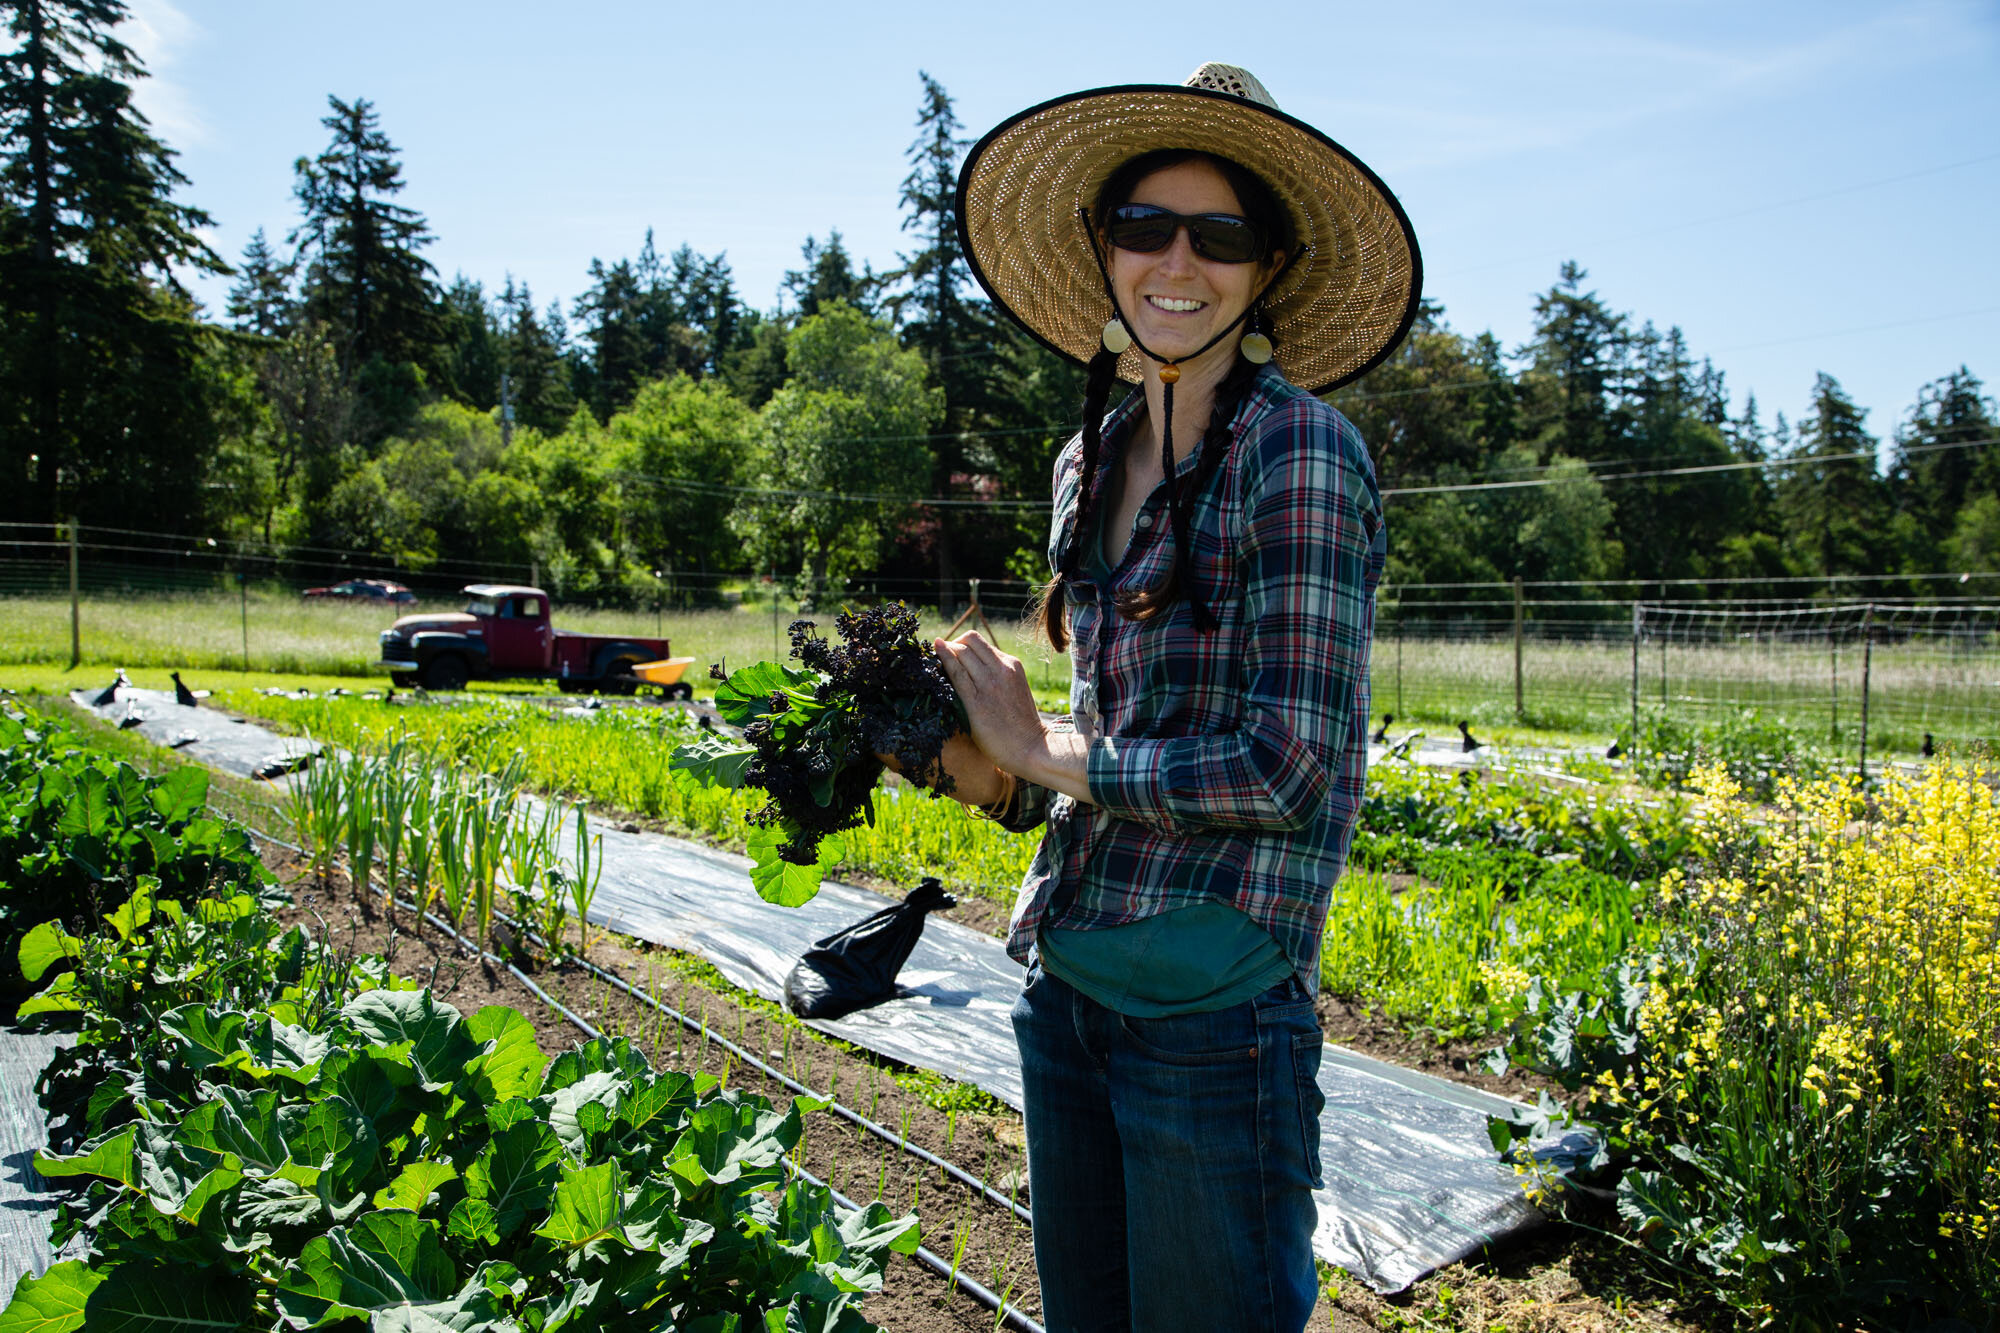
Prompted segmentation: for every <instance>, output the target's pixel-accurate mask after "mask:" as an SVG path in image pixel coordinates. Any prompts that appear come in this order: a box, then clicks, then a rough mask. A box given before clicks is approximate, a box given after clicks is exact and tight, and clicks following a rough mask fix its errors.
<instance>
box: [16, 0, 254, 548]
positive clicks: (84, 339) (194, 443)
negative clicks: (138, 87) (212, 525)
mask: <svg viewBox="0 0 2000 1333" xmlns="http://www.w3.org/2000/svg"><path fill="white" fill-rule="evenodd" d="M0 15H4V16H5V19H6V31H7V33H8V35H9V36H10V37H12V38H13V40H14V41H15V42H16V43H17V45H16V46H15V47H14V49H12V50H11V51H8V52H6V53H5V54H4V55H0V516H7V517H22V518H33V519H35V520H37V521H43V520H50V519H55V518H59V517H65V516H68V515H70V514H73V513H74V514H78V515H79V516H81V517H83V518H84V519H86V520H89V519H92V518H96V519H99V520H100V521H121V520H123V521H128V522H136V521H137V519H138V518H139V517H141V516H144V515H150V514H154V513H158V512H162V511H165V512H176V511H178V512H179V513H181V514H182V515H189V514H194V513H197V512H199V510H200V509H201V507H202V503H203V488H202V470H203V468H204V467H205V466H206V464H207V462H208V460H209V459H210V457H211V455H212V451H213V444H214V439H215V427H214V421H213V416H214V412H213V408H214V403H213V401H212V399H213V396H214V393H215V392H216V391H215V390H214V388H213V387H212V381H213V378H214V377H211V376H209V375H207V374H206V373H204V371H203V369H202V366H203V363H204V361H205V359H206V357H207V356H208V355H209V353H210V350H211V340H210V338H209V336H208V335H207V334H206V333H205V332H204V330H203V329H202V327H201V325H200V324H199V322H198V321H197V319H196V310H195V306H194V302H193V300H192V299H191V298H190V297H189V296H188V294H187V293H186V292H185V291H184V290H182V289H181V287H180V286H179V284H178V283H177V282H176V280H175V278H174V267H175V266H176V265H185V266H191V267H193V268H196V269H200V270H205V271H207V272H211V273H226V272H228V266H227V265H226V264H224V263H223V262H222V260H221V259H220V258H218V257H217V256H216V255H215V254H214V252H213V251H211V250H210V249H209V248H208V246H207V245H206V244H204V243H203V242H202V241H201V239H200V238H199V236H198V234H197V228H199V227H202V226H204V225H206V224H207V223H208V221H209V218H208V215H207V214H205V213H203V212H202V211H201V210H200V209H198V208H194V207H191V206H189V205H186V204H182V203H179V202H177V201H176V200H175V198H174V194H175V191H176V190H177V189H178V188H180V187H181V186H184V185H185V184H187V179H186V177H185V176H183V175H182V174H181V172H180V170H179V169H178V168H177V167H176V166H175V165H174V153H173V151H172V150H171V149H169V148H168V147H167V146H166V145H165V144H164V143H162V142H161V141H160V140H159V139H158V138H156V137H154V135H153V133H152V131H151V128H150V126H149V125H148V124H147V121H146V118H145V117H144V116H143V115H141V114H140V112H139V111H138V109H137V108H135V107H134V106H133V105H132V84H133V83H134V82H136V81H137V80H138V79H141V78H143V77H145V70H144V69H143V67H142V66H141V65H140V63H139V60H138V58H137V56H136V55H134V53H133V52H132V50H131V49H130V48H129V47H127V46H126V45H125V44H124V43H122V42H120V41H119V40H118V39H117V37H116V36H115V35H114V30H115V29H116V27H117V25H118V24H119V23H120V22H122V21H123V20H124V19H125V18H126V16H127V9H126V6H125V5H124V3H122V0H8V2H7V3H5V4H0Z"/></svg>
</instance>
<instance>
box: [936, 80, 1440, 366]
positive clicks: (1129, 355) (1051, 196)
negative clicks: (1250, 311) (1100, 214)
mask: <svg viewBox="0 0 2000 1333" xmlns="http://www.w3.org/2000/svg"><path fill="white" fill-rule="evenodd" d="M1159 148H1191V149H1197V150H1200V151H1203V152H1209V153H1214V154H1216V155H1217V156H1219V157H1226V158H1229V159H1230V160H1232V161H1235V162H1238V163H1241V164H1242V165H1243V166H1245V167H1248V168H1249V169H1250V170H1251V171H1253V172H1255V173H1257V175H1258V176H1260V177H1262V178H1263V180H1264V181H1265V182H1266V183H1268V184H1269V185H1270V186H1271V188H1272V189H1273V190H1274V191H1275V192H1276V193H1277V195H1278V198H1279V199H1280V200H1281V201H1282V202H1283V203H1284V205H1285V207H1286V208H1287V209H1288V210H1289V211H1290V213H1291V216H1292V228H1293V232H1294V235H1295V237H1296V253H1295V254H1294V255H1293V256H1292V257H1291V262H1290V264H1289V265H1288V266H1287V268H1286V270H1285V272H1284V273H1283V274H1282V275H1281V276H1280V277H1279V278H1278V280H1277V282H1276V284H1275V285H1274V286H1273V287H1272V288H1271V291H1270V292H1269V293H1268V294H1267V295H1266V297H1265V298H1264V309H1265V311H1266V314H1267V316H1268V320H1269V331H1270V334H1271V338H1272V340H1273V341H1274V342H1275V343H1276V344H1277V346H1278V353H1277V361H1278V364H1279V366H1280V367H1281V368H1282V369H1283V370H1284V372H1285V375H1286V377H1287V378H1288V379H1290V380H1291V381H1292V383H1294V384H1296V385H1298V386H1299V387H1301V388H1303V389H1307V390H1309V391H1312V392H1321V391H1323V390H1326V389H1331V388H1336V387H1338V386H1339V385H1342V384H1345V383H1347V382H1348V381H1350V380H1352V379H1354V378H1356V377H1357V376H1359V375H1361V374H1363V373H1364V372H1366V371H1367V370H1369V369H1370V368H1371V367H1373V366H1376V365H1378V364H1380V362H1381V361H1382V360H1383V359H1384V358H1385V357H1387V356H1388V355H1389V354H1390V353H1391V352H1392V351H1394V350H1395V348H1396V346H1397V344H1399V343H1400V342H1401V341H1402V340H1403V335H1404V334H1406V333H1407V332H1409V328H1410V324H1411V323H1412V321H1414V320H1415V319H1416V315H1417V305H1418V302H1419V300H1420V298H1421V296H1422V291H1423V259H1422V256H1421V255H1420V254H1419V253H1418V250H1417V237H1416V233H1415V231H1414V230H1413V229H1412V228H1411V226H1410V220H1409V218H1408V217H1407V216H1406V215H1405V214H1404V212H1403V207H1402V205H1401V204H1399V203H1397V202H1396V197H1395V196H1394V195H1393V194H1391V193H1390V192H1389V189H1388V187H1387V186H1385V185H1383V184H1382V182H1381V180H1380V179H1379V178H1377V176H1376V175H1375V173H1374V172H1372V171H1370V170H1369V169H1368V168H1367V166H1365V165H1364V164H1363V163H1362V162H1361V161H1360V160H1359V159H1357V158H1356V157H1355V156H1354V155H1353V154H1351V153H1349V152H1348V151H1347V150H1346V149H1344V148H1342V147H1341V146H1340V145H1339V144H1337V143H1335V142H1334V141H1333V140H1331V139H1329V138H1327V137H1326V136H1325V135H1324V134H1321V133H1320V132H1319V131H1318V130H1316V129H1314V128H1313V127H1312V126H1310V125H1307V124H1305V123H1304V122H1303V121H1300V120H1296V119H1294V118H1293V117H1291V116H1288V115H1286V114H1285V113H1284V112H1282V111H1279V110H1277V109H1276V108H1275V107H1268V106H1264V105H1261V104H1259V103H1256V102H1252V101H1247V100H1245V99H1244V98H1241V97H1236V96H1234V95H1232V94H1230V93H1226V92H1219V91H1212V90H1210V89H1206V88H1190V87H1185V86H1181V85H1177V84H1130V85H1124V86H1120V87H1115V88H1098V89H1094V90H1091V91H1089V92H1081V93H1072V94H1070V95H1068V96H1066V97H1058V98H1056V99H1054V100H1053V101H1048V102H1044V103H1042V104H1041V105H1039V106H1033V107H1030V108H1028V109H1027V110H1026V111H1023V112H1022V113H1021V114H1019V115H1017V116H1015V117H1013V118H1012V119H1011V120H1008V121H1006V122H1005V123H1003V124H1001V125H1000V126H998V127H997V128H995V129H994V130H993V131H992V132H991V133H989V134H987V135H986V137H984V138H983V139H981V140H980V141H979V142H978V143H977V144H975V145H974V146H973V148H972V151H971V152H970V153H968V154H967V155H966V159H965V163H964V166H963V167H962V168H961V169H960V171H959V176H958V231H959V238H960V240H961V242H962V243H963V245H964V248H965V254H966V258H967V260H968V261H969V262H970V263H971V265H972V271H973V275H974V276H975V277H976V278H978V280H979V284H980V285H981V286H982V287H984V288H985V289H986V292H987V294H988V295H989V296H991V297H992V298H993V300H994V301H995V302H996V303H997V304H998V305H1000V307H1001V308H1002V309H1004V310H1006V311H1007V313H1008V314H1009V315H1011V316H1012V317H1013V318H1014V319H1015V320H1016V321H1017V322H1018V323H1019V324H1020V325H1021V326H1022V327H1023V328H1025V329H1026V330H1027V331H1028V332H1029V333H1031V334H1033V335H1034V336H1035V337H1036V338H1037V339H1039V340H1040V341H1041V342H1043V343H1045V344H1046V345H1048V346H1049V347H1050V348H1052V349H1054V350H1055V351H1057V352H1060V353H1061V354H1062V355H1064V356H1066V357H1068V358H1070V359H1071V360H1073V361H1077V362H1087V361H1089V360H1090V358H1091V357H1092V356H1094V355H1095V354H1096V353H1097V351H1098V350H1099V346H1100V343H1099V338H1100V336H1101V335H1102V332H1103V328H1104V324H1105V321H1106V320H1108V319H1109V318H1110V317H1111V303H1110V300H1109V298H1108V297H1106V296H1105V294H1104V279H1103V276H1102V274H1101V273H1100V272H1099V269H1098V266H1097V260H1096V259H1095V257H1094V256H1093V255H1092V253H1091V246H1090V240H1089V237H1088V236H1087V235H1086V234H1085V232H1084V226H1083V220H1082V219H1081V218H1080V217H1079V216H1078V215H1077V210H1078V209H1080V208H1083V209H1088V208H1089V207H1091V205H1092V204H1093V203H1094V202H1095V197H1096V194H1097V190H1098V188H1099V186H1100V185H1102V183H1103V182H1104V179H1105V178H1106V177H1107V176H1109V175H1110V174H1111V172H1112V171H1113V170H1115V169H1116V168H1117V167H1118V166H1119V164H1121V163H1123V162H1125V161H1127V160H1129V159H1131V158H1133V157H1136V156H1138V155H1139V154H1141V153H1147V152H1151V151H1153V150H1155V149H1159ZM1118 373H1119V377H1120V378H1121V379H1124V380H1126V381H1128V382H1130V383H1135V384H1136V383H1138V382H1139V380H1140V378H1141V374H1142V362H1141V358H1140V353H1139V351H1138V349H1137V348H1133V349H1132V350H1130V351H1127V352H1126V353H1125V355H1124V356H1123V357H1121V358H1120V360H1119V365H1118Z"/></svg>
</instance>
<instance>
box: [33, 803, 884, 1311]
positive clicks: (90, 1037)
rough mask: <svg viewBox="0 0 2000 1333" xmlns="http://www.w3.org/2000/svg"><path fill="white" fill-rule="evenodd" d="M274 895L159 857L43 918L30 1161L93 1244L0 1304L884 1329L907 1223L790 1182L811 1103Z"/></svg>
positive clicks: (74, 1237) (60, 1226)
mask: <svg viewBox="0 0 2000 1333" xmlns="http://www.w3.org/2000/svg"><path fill="white" fill-rule="evenodd" d="M0 794H4V795H7V796H10V797H11V796H13V795H14V794H16V792H15V790H14V789H12V788H0ZM253 884H254V885H255V886H256V888H257V889H258V890H259V891H261V890H262V889H263V887H264V886H263V885H262V882H261V881H253ZM270 905H271V904H270V903H269V902H267V901H265V900H264V899H263V898H262V897H260V896H259V892H243V891H224V890H220V889H213V888H211V889H207V890H204V892H203V893H202V894H201V895H199V896H198V897H196V898H195V899H194V900H193V901H191V902H183V901H181V900H180V899H177V898H170V897H165V896H163V890H162V887H161V885H160V883H159V881H158V880H157V878H156V877H154V876H150V875H141V876H139V877H138V879H137V882H136V883H135V885H134V887H133V890H132V892H131V893H130V894H129V895H128V896H127V898H126V900H125V901H124V902H123V903H121V904H120V905H119V906H118V907H117V908H115V909H114V910H113V911H111V912H110V913H109V914H107V915H106V916H105V917H104V918H103V919H102V921H101V923H100V924H99V926H98V927H97V928H96V929H94V930H91V931H88V932H84V933H73V932H72V931H71V929H70V928H69V927H67V926H65V925H63V924H61V923H58V922H46V923H43V924H42V925H40V926H37V927H36V928H35V929H34V930H32V931H30V932H28V934H27V937H26V938H24V940H23V941H22V948H21V950H20V962H21V964H22V966H23V967H24V969H25V970H26V971H27V972H28V973H29V974H30V975H31V976H32V977H34V978H35V979H37V980H42V979H46V982H47V984H46V985H45V987H44V989H43V991H42V992H41V993H40V994H39V995H37V996H34V997H32V998H31V999H30V1000H29V1001H28V1002H27V1003H26V1005H24V1007H23V1011H22V1012H23V1014H24V1015H25V1016H26V1018H27V1019H28V1021H31V1022H63V1023H66V1024H68V1025H69V1026H70V1027H71V1028H72V1030H73V1031H74V1033H75V1040H74V1041H73V1042H72V1043H71V1044H70V1045H68V1046H67V1047H66V1048H65V1049H64V1050H62V1051H61V1052H59V1053H58V1055H57V1057H56V1060H55V1062H54V1063H53V1064H52V1065H51V1066H50V1069H49V1071H48V1072H47V1073H46V1074H45V1075H44V1078H43V1080H42V1085H41V1086H42V1096H43V1100H44V1103H45V1105H46V1106H47V1108H48V1110H49V1112H50V1114H51V1117H52V1119H53V1120H54V1121H55V1122H56V1124H55V1132H54V1133H53V1134H52V1137H51V1149H50V1151H48V1152H46V1153H44V1154H42V1155H41V1156H39V1157H38V1158H37V1159H36V1166H37V1169H38V1170H39V1171H40V1172H41V1173H42V1174H43V1175H45V1176H47V1177H50V1178H52V1179H57V1180H67V1181H70V1182H72V1183H73V1184H74V1186H75V1187H76V1188H77V1189H78V1191H79V1192H78V1193H77V1194H76V1195H74V1196H73V1197H71V1198H70V1199H68V1200H67V1201H65V1202H64V1204H63V1205H62V1206H61V1208H60V1210H59V1212H58V1215H57V1219H56V1222H55V1224H54V1226H53V1227H52V1239H53V1240H54V1241H55V1242H56V1243H57V1244H58V1245H63V1244H68V1243H76V1244H79V1245H81V1246H83V1247H84V1248H85V1256H84V1257H83V1258H81V1259H75V1260H69V1261H65V1262H63V1263H59V1264H56V1265H55V1266H54V1267H52V1268H50V1269H49V1270H48V1271H47V1272H45V1273H42V1274H40V1275H31V1276H27V1277H24V1278H23V1279H22V1280H21V1282H20V1284H19V1285H18V1286H17V1288H16V1289H15V1292H14V1298H13V1301H12V1302H11V1304H9V1306H8V1307H7V1309H6V1310H5V1311H0V1328H14V1327H21V1328H28V1327H32V1328H34V1329H36V1330H38V1331H39V1333H69V1330H75V1329H85V1328H91V1329H95V1328H111V1327H129V1328H137V1327H155V1328H167V1327H176V1328H179V1327H216V1328H243V1329H253V1330H273V1333H275V1331H276V1330H279V1329H287V1330H290V1329H307V1328H318V1327H330V1326H334V1325H339V1324H344V1323H347V1322H350V1321H354V1320H362V1321H366V1322H370V1323H378V1324H379V1325H381V1326H386V1325H388V1324H390V1323H394V1324H395V1325H396V1326H399V1327H412V1328H414V1327H433V1328H449V1329H453V1330H459V1331H461V1333H517V1331H518V1330H523V1329H528V1330H539V1331H540V1333H556V1331H557V1330H560V1329H564V1328H570V1329H579V1330H580V1329H605V1330H611V1331H612V1333H626V1331H627V1330H630V1331H631V1333H641V1331H642V1330H654V1329H658V1328H662V1327H671V1328H685V1329H691V1330H704V1331H705V1333H726V1331H727V1330H750V1329H779V1328H814V1329H825V1330H829V1331H831V1330H848V1331H850V1333H862V1331H863V1330H867V1329H870V1328H872V1325H869V1324H868V1323H867V1322H866V1321H865V1320H863V1319H862V1318H861V1317H860V1315H859V1312H858V1303H859V1301H860V1300H861V1299H862V1298H863V1297H864V1296H865V1295H866V1294H867V1293H869V1292H871V1291H873V1290H875V1289H877V1288H879V1286H880V1284H881V1275H882V1266H883V1263H884V1261H885V1260H886V1258H887V1256H888V1255H889V1254H891V1253H893V1252H904V1253H909V1252H913V1251H914V1249H915V1247H916V1245H917V1239H918V1232H917V1226H916V1220H915V1218H914V1216H904V1217H894V1216H892V1215H891V1214H890V1213H889V1211H888V1210H887V1209H886V1208H884V1207H883V1206H882V1205H881V1204H879V1203H876V1204H871V1205H869V1206H868V1207H866V1208H864V1209H861V1210H859V1211H854V1212H845V1213H843V1212H841V1211H839V1210H837V1209H836V1208H835V1206H834V1203H833V1200H832V1197H831V1195H830V1194H829V1193H828V1192H827V1191H825V1190H823V1189H818V1188H815V1187H810V1186H808V1185H806V1184H804V1183H802V1182H800V1181H797V1180H794V1179H792V1178H791V1176H792V1169H791V1166H790V1164H789V1161H788V1158H789V1156H790V1155H791V1154H792V1153H793V1152H794V1151H795V1150H796V1149H797V1147H798V1145H799V1143H800V1140H801V1136H802V1134H803V1132H804V1116H805V1115H807V1114H808V1113H810V1112H811V1111H812V1110H814V1109H817V1106H818V1104H817V1103H815V1102H812V1101H810V1100H807V1099H801V1100H799V1101H796V1102H794V1103H792V1104H791V1105H790V1106H789V1107H786V1108H782V1109H781V1108H779V1107H776V1106H773V1105H772V1104H771V1103H770V1102H768V1101H766V1100H764V1099H762V1098H759V1097H755V1096H748V1095H744V1094H741V1093H736V1092H730V1091H727V1090H726V1089H725V1088H724V1087H723V1086H722V1085H721V1084H720V1083H719V1082H718V1081H717V1080H715V1079H713V1078H711V1077H708V1076H705V1075H704V1076H690V1075H687V1074H684V1073H678V1072H673V1071H659V1070H655V1069H654V1068H653V1067H652V1066H651V1065H650V1064H649V1063H648V1062H647V1061H646V1059H645V1058H644V1057H643V1056H642V1055H641V1054H640V1053H639V1052H638V1051H637V1050H636V1049H634V1048H633V1046H632V1045H631V1043H630V1042H629V1041H628V1040H626V1039H624V1038H614V1039H598V1040H594V1041H591V1042H589V1043H586V1044H584V1045H581V1046H579V1047H576V1048H573V1049H571V1050H570V1051H567V1052H564V1053H563V1054H561V1055H558V1056H557V1057H556V1058H555V1059H553V1060H549V1059H546V1058H545V1057H544V1055H543V1053H542V1052H541V1051H540V1050H539V1049H538V1048H537V1046H536V1043H535V1036H534V1029H533V1027H532V1025H531V1024H530V1023H529V1022H528V1021H527V1020H526V1019H525V1018H523V1017H522V1016H521V1015H520V1014H518V1013H517V1012H515V1011H514V1010H512V1009H508V1008H505V1007H502V1006H491V1007H488V1008H486V1009H482V1010H480V1011H479V1012H478V1013H475V1014H472V1015H470V1016H465V1015H461V1014H460V1013H459V1012H458V1011H456V1010H454V1009H452V1008H451V1007H450V1006H448V1005H445V1004H442V1003H440V1002H438V1001H437V1000H436V998H435V997H433V996H432V995H431V994H430V993H429V992H428V991H425V990H422V989H421V988H418V987H415V986H414V985H413V984H411V983H408V982H404V981H400V980H398V979H397V978H395V977H393V976H392V975H391V974H390V973H389V972H388V971H387V969H386V967H384V966H383V965H382V964H381V963H380V961H379V960H353V959H347V958H342V957H340V956H338V955H336V954H334V953H333V952H332V951H330V950H329V949H327V948H326V947H325V946H324V945H315V944H314V943H313V942H312V940H311V939H310V938H309V937H308V936H307V934H306V932H305V931H304V930H303V929H301V928H299V927H284V926H282V925H280V924H279V923H278V922H277V920H276V919H275V918H274V917H273V916H272V915H271V914H270V912H269V910H268V909H269V907H270Z"/></svg>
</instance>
